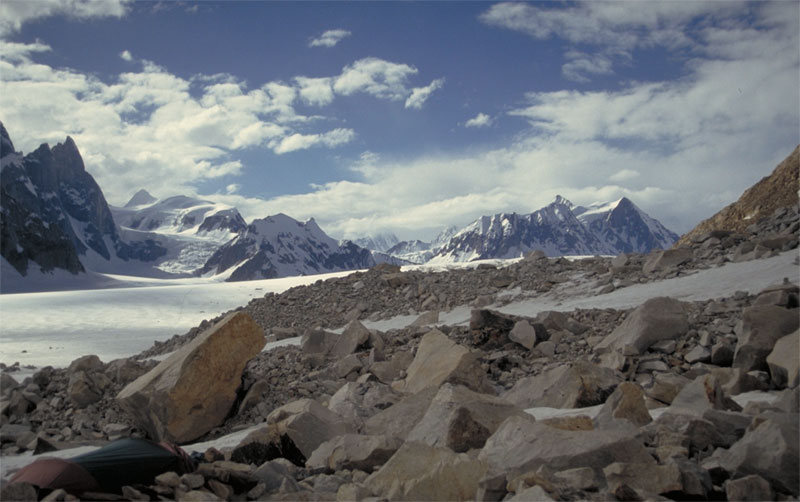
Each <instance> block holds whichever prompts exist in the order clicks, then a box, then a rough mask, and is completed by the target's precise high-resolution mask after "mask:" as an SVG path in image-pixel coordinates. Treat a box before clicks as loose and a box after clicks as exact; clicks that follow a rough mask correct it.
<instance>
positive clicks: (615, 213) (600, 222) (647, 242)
mask: <svg viewBox="0 0 800 502" xmlns="http://www.w3.org/2000/svg"><path fill="white" fill-rule="evenodd" d="M573 213H574V214H575V216H577V218H578V220H579V221H580V222H581V223H583V224H584V226H586V227H587V228H588V229H589V230H590V231H592V233H594V234H595V235H597V236H599V237H600V239H601V240H602V241H603V242H604V243H605V244H606V245H607V246H608V247H609V248H610V249H613V250H615V251H616V252H617V253H648V252H650V250H652V249H665V248H668V247H670V246H671V245H672V244H673V243H674V242H675V241H676V240H677V239H678V235H677V234H676V233H675V232H672V231H671V230H669V229H668V228H666V227H665V226H664V225H662V224H661V223H660V222H659V221H658V220H655V219H653V218H651V217H650V216H649V215H647V213H645V212H644V211H642V210H641V209H639V207H637V206H636V204H634V203H633V202H631V201H630V200H629V199H628V198H627V197H623V198H621V199H619V200H616V201H614V202H611V203H598V204H592V205H590V206H587V207H576V208H574V209H573Z"/></svg>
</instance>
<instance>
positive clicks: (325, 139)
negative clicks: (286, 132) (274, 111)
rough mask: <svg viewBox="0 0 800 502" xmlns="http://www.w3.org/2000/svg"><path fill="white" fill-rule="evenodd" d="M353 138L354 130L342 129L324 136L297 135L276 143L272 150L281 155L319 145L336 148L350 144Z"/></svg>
mask: <svg viewBox="0 0 800 502" xmlns="http://www.w3.org/2000/svg"><path fill="white" fill-rule="evenodd" d="M353 138H355V132H354V131H353V130H352V129H341V128H340V129H334V130H332V131H328V132H326V133H323V134H300V133H295V134H292V135H291V136H287V137H285V138H283V139H281V140H280V141H277V142H275V143H274V146H273V148H272V149H273V150H274V151H275V153H277V154H279V155H280V154H284V153H289V152H294V151H295V150H306V149H308V148H312V147H315V146H318V145H325V146H328V147H335V146H339V145H343V144H345V143H349V142H350V141H352V140H353Z"/></svg>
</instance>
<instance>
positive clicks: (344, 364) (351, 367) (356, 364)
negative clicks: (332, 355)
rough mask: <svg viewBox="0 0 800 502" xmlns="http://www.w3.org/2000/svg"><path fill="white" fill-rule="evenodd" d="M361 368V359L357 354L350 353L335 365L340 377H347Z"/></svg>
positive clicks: (337, 374) (334, 368) (334, 367)
mask: <svg viewBox="0 0 800 502" xmlns="http://www.w3.org/2000/svg"><path fill="white" fill-rule="evenodd" d="M361 368H362V364H361V360H360V359H359V358H358V356H357V355H355V354H349V355H347V356H345V357H343V358H342V359H339V360H338V361H336V363H335V364H334V365H333V370H334V371H335V372H336V376H338V377H339V378H345V377H346V376H347V375H349V374H350V373H353V372H358V371H359V370H360V369H361Z"/></svg>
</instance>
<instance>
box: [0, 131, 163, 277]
mask: <svg viewBox="0 0 800 502" xmlns="http://www.w3.org/2000/svg"><path fill="white" fill-rule="evenodd" d="M0 129H1V130H0V133H1V135H2V154H1V156H2V160H1V161H0V162H1V163H2V173H1V175H0V178H1V180H0V190H2V193H1V194H0V206H1V207H2V211H0V213H2V219H1V221H0V227H2V231H1V232H0V233H1V235H0V238H1V239H2V256H3V258H4V259H5V260H6V261H7V263H8V264H9V265H11V266H12V267H13V268H14V269H15V270H16V272H18V273H19V274H20V275H21V276H26V275H27V274H28V272H29V269H30V266H31V265H32V264H33V263H35V264H36V265H37V266H38V270H39V271H42V272H50V271H53V270H54V269H64V270H66V271H68V272H70V273H72V274H78V273H80V272H84V271H86V270H87V269H89V270H96V271H107V269H109V268H115V267H117V266H118V265H119V264H121V263H125V264H129V265H130V264H132V263H133V262H139V264H141V263H142V262H151V261H153V260H155V259H157V258H158V257H160V256H163V255H164V254H165V253H166V249H164V248H163V247H161V246H160V245H159V244H158V243H157V242H155V241H154V240H152V239H148V238H142V239H139V240H136V241H134V242H127V241H125V240H124V239H123V238H122V237H121V235H120V230H119V228H118V227H117V225H116V224H115V222H114V218H113V216H112V214H111V211H110V209H109V206H108V203H107V202H106V199H105V197H104V195H103V192H102V190H100V187H99V186H98V185H97V183H96V182H95V180H94V178H93V177H92V176H91V175H90V174H89V173H88V172H86V169H85V166H84V164H83V159H82V158H81V155H80V152H79V151H78V147H77V146H76V145H75V142H74V141H73V140H72V138H70V137H67V139H66V140H65V141H64V143H59V144H58V145H56V146H54V147H53V148H50V146H49V145H47V144H42V145H41V146H40V147H39V148H37V149H36V150H35V151H33V152H31V153H29V154H27V155H25V156H23V155H22V154H20V153H17V152H16V151H15V150H14V146H13V143H12V142H11V138H10V136H9V134H8V132H7V131H6V129H5V127H3V126H2V124H0Z"/></svg>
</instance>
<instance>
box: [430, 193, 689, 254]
mask: <svg viewBox="0 0 800 502" xmlns="http://www.w3.org/2000/svg"><path fill="white" fill-rule="evenodd" d="M675 239H677V235H676V234H674V233H673V232H670V231H669V230H668V229H667V228H665V227H664V226H663V225H661V223H659V222H658V221H657V220H655V219H653V218H651V217H650V216H648V215H647V214H646V213H645V212H644V211H642V210H641V209H639V208H638V207H636V205H635V204H633V203H632V202H631V201H630V200H628V199H626V198H622V199H620V200H618V201H615V202H613V203H602V204H593V205H591V206H589V207H575V206H574V205H573V204H572V203H571V202H570V201H568V200H567V199H565V198H563V197H561V196H557V197H556V199H555V201H553V202H552V203H551V204H549V205H547V206H545V207H543V208H542V209H539V210H538V211H534V212H533V213H530V214H517V213H511V214H508V213H500V214H495V215H493V216H483V217H481V218H479V219H477V220H475V221H474V222H473V223H472V224H470V225H468V226H467V227H466V228H464V229H462V230H461V231H459V232H458V233H456V234H455V235H454V236H453V237H452V238H450V240H449V241H448V242H447V244H445V245H444V246H442V247H441V248H440V249H439V250H438V251H437V252H436V253H435V255H434V256H433V258H431V262H433V263H448V262H463V261H472V260H481V259H488V258H516V257H519V256H523V255H524V254H525V253H527V252H529V251H533V250H541V251H544V253H545V254H547V255H548V256H563V255H594V254H605V255H609V254H619V253H622V252H634V251H635V252H641V253H646V252H649V251H650V250H652V249H656V248H663V247H669V246H670V245H672V243H673V242H674V241H675Z"/></svg>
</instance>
